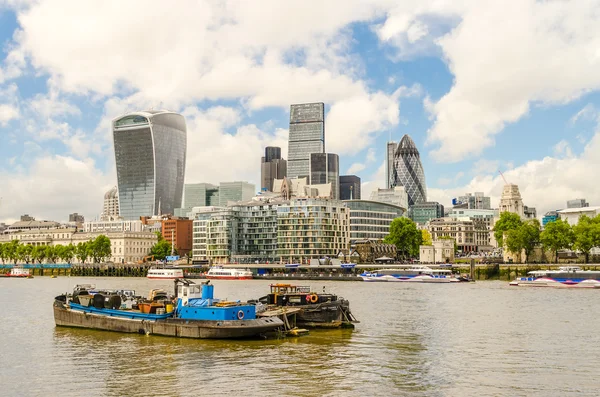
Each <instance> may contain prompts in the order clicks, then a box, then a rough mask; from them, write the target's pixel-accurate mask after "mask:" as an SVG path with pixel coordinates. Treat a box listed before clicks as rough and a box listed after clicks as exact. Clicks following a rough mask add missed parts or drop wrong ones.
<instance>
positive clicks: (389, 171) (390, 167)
mask: <svg viewBox="0 0 600 397" xmlns="http://www.w3.org/2000/svg"><path fill="white" fill-rule="evenodd" d="M397 149H398V144H397V143H396V142H388V143H387V147H386V151H385V165H386V167H385V188H386V189H391V188H392V185H393V183H394V179H393V178H392V176H393V175H394V157H395V155H396V150H397Z"/></svg>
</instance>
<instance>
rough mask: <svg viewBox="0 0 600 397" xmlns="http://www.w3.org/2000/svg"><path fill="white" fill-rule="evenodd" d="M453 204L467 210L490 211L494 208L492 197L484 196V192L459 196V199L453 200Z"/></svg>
mask: <svg viewBox="0 0 600 397" xmlns="http://www.w3.org/2000/svg"><path fill="white" fill-rule="evenodd" d="M452 204H453V205H454V206H461V207H464V208H467V209H479V210H489V209H491V208H492V203H491V199H490V197H488V196H484V195H483V192H475V194H471V193H467V194H465V195H464V196H459V197H458V198H457V199H454V200H452Z"/></svg>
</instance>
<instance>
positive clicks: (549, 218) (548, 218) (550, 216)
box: [542, 211, 559, 226]
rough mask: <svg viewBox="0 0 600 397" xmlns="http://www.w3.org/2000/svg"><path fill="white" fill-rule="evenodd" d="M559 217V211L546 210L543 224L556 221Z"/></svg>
mask: <svg viewBox="0 0 600 397" xmlns="http://www.w3.org/2000/svg"><path fill="white" fill-rule="evenodd" d="M558 218H559V217H558V212H556V211H548V212H546V215H544V217H543V218H542V226H546V225H547V224H548V223H550V222H554V221H555V220H557V219H558Z"/></svg>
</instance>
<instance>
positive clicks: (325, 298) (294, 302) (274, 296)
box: [261, 284, 337, 306]
mask: <svg viewBox="0 0 600 397" xmlns="http://www.w3.org/2000/svg"><path fill="white" fill-rule="evenodd" d="M270 287H271V292H270V293H269V294H268V295H267V296H266V297H263V298H261V300H262V301H263V303H266V304H268V305H277V306H299V305H309V304H316V303H324V302H332V301H336V300H337V296H336V295H332V294H326V293H320V294H317V293H315V292H311V290H310V287H308V286H300V285H292V284H271V285H270ZM265 298H266V299H265Z"/></svg>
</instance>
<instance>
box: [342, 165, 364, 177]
mask: <svg viewBox="0 0 600 397" xmlns="http://www.w3.org/2000/svg"><path fill="white" fill-rule="evenodd" d="M365 168H366V166H365V165H364V164H363V163H353V164H352V165H351V166H350V168H348V171H346V175H355V174H357V173H359V172H361V171H362V170H364V169H365Z"/></svg>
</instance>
